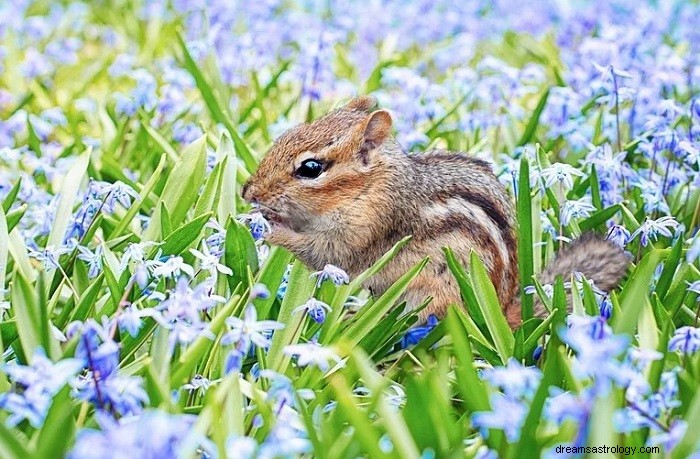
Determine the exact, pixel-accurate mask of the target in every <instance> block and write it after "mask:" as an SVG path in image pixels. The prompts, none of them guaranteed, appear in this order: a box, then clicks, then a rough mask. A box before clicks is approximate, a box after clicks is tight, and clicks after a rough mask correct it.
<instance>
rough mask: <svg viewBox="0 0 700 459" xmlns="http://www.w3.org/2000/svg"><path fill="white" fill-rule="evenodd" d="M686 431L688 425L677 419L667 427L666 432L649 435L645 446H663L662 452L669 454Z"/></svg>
mask: <svg viewBox="0 0 700 459" xmlns="http://www.w3.org/2000/svg"><path fill="white" fill-rule="evenodd" d="M687 430H688V423H687V422H685V421H684V420H682V419H677V420H675V421H673V423H672V424H671V425H670V426H669V429H668V431H662V432H658V433H655V434H652V435H650V436H649V439H648V440H647V446H656V445H663V449H664V451H666V452H667V453H669V452H671V451H673V448H675V447H676V445H677V444H678V443H679V442H680V441H681V439H682V438H683V436H684V435H685V432H686V431H687Z"/></svg>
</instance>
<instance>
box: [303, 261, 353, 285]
mask: <svg viewBox="0 0 700 459" xmlns="http://www.w3.org/2000/svg"><path fill="white" fill-rule="evenodd" d="M311 277H316V278H317V279H316V285H317V286H320V285H321V284H322V283H323V281H324V280H326V279H330V281H331V282H333V283H334V284H335V285H343V284H347V283H349V282H350V276H348V275H347V273H346V272H345V271H343V270H342V269H340V268H338V267H337V266H333V265H326V266H324V267H323V270H321V271H317V272H315V273H312V274H311Z"/></svg>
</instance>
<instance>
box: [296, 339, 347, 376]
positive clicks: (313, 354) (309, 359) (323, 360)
mask: <svg viewBox="0 0 700 459" xmlns="http://www.w3.org/2000/svg"><path fill="white" fill-rule="evenodd" d="M283 352H284V353H285V354H287V355H291V356H296V357H297V365H299V366H300V367H305V366H308V365H314V366H316V367H318V369H319V370H321V371H322V372H324V373H325V372H327V371H328V370H329V369H330V364H329V362H334V363H335V364H338V363H339V362H340V361H341V358H340V356H339V355H338V354H337V353H336V350H335V349H333V348H331V347H324V346H321V345H319V344H318V343H316V342H313V341H310V342H308V343H303V344H289V345H287V346H285V347H284V350H283Z"/></svg>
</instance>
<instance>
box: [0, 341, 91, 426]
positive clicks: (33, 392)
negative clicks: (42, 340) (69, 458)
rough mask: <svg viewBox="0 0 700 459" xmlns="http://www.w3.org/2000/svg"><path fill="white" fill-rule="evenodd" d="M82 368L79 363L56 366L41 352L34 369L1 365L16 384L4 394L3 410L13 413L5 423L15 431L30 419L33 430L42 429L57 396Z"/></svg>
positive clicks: (1, 396) (72, 361)
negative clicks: (16, 426)
mask: <svg viewBox="0 0 700 459" xmlns="http://www.w3.org/2000/svg"><path fill="white" fill-rule="evenodd" d="M82 368H83V363H82V362H81V361H80V360H79V359H63V360H60V361H58V362H56V363H54V362H52V361H51V360H50V359H48V358H47V357H46V354H45V352H44V350H43V349H41V348H38V349H37V350H36V351H35V352H34V354H33V356H32V358H31V364H30V365H26V366H25V365H19V364H17V363H16V362H10V363H7V364H3V365H1V366H0V371H2V372H3V373H5V374H6V375H7V377H8V378H9V380H10V382H11V383H12V384H13V386H12V388H11V389H10V390H9V391H8V392H5V393H3V394H0V408H2V409H4V410H5V411H7V412H9V416H8V417H7V419H6V421H5V423H6V424H7V425H8V426H10V427H13V426H15V425H17V424H19V423H20V422H22V421H23V420H25V419H26V420H27V421H29V423H30V424H31V425H32V426H33V427H35V428H39V427H41V425H42V424H43V423H44V419H45V418H46V414H47V412H48V410H49V407H50V406H51V402H52V399H53V397H54V395H56V393H58V391H59V390H60V389H61V388H62V387H63V386H65V385H66V383H67V382H68V381H69V380H70V379H71V378H72V377H73V376H74V375H75V374H76V373H77V372H78V371H80V370H81V369H82Z"/></svg>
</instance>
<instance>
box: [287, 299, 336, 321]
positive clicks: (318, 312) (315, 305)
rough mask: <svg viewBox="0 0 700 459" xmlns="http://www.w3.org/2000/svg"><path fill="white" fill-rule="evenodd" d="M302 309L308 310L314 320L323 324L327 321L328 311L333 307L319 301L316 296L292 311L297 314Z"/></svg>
mask: <svg viewBox="0 0 700 459" xmlns="http://www.w3.org/2000/svg"><path fill="white" fill-rule="evenodd" d="M302 311H303V312H306V313H307V314H308V315H309V317H311V318H312V319H313V321H314V322H316V323H318V324H322V323H323V322H325V321H326V313H327V312H330V311H331V307H330V306H328V305H327V304H326V303H324V302H323V301H319V300H317V299H316V298H311V299H309V301H307V302H306V303H304V304H302V305H301V306H298V307H296V308H294V311H292V313H293V314H296V313H299V312H302Z"/></svg>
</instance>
